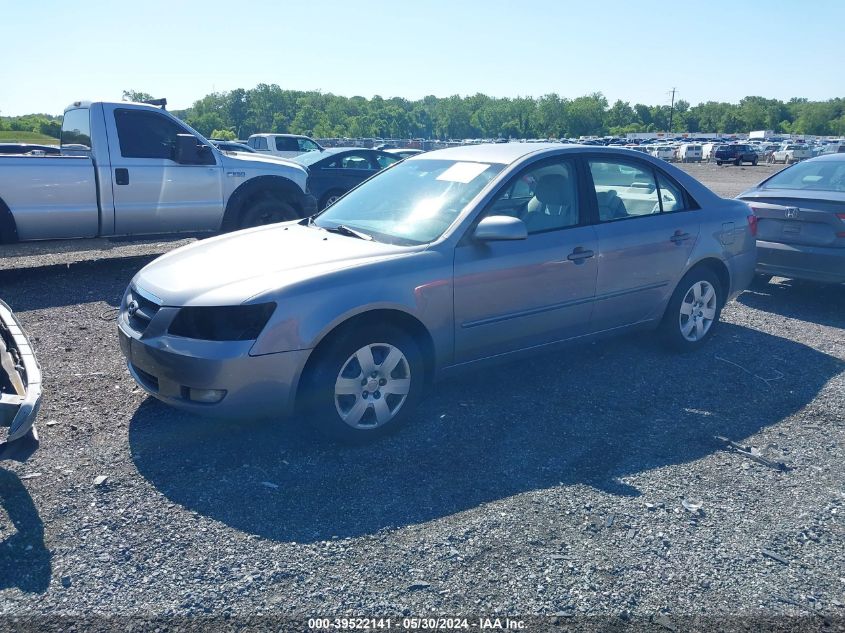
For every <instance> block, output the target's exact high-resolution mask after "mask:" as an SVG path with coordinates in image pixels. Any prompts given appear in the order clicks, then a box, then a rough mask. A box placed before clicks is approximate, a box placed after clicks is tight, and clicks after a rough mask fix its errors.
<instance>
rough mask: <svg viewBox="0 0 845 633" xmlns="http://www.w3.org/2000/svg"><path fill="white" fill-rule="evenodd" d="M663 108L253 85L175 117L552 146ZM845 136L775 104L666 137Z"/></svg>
mask: <svg viewBox="0 0 845 633" xmlns="http://www.w3.org/2000/svg"><path fill="white" fill-rule="evenodd" d="M669 111H670V108H669V106H668V105H645V104H642V103H637V104H634V105H631V103H630V102H627V101H622V100H618V101H616V102H615V103H613V104H612V105H611V104H609V103H608V101H607V99H606V98H605V97H604V95H602V94H601V93H598V92H597V93H593V94H590V95H585V96H582V97H577V98H574V99H569V98H566V97H561V96H560V95H558V94H554V93H552V94H547V95H543V96H542V97H539V98H537V99H535V98H529V97H515V98H493V97H488V96H487V95H483V94H475V95H472V96H467V97H461V96H458V95H454V96H451V97H443V98H439V97H435V96H427V97H424V98H422V99H419V100H417V101H411V100H408V99H403V98H401V97H392V98H390V99H384V98H382V97H380V96H374V97H373V98H372V99H365V98H364V97H343V96H338V95H333V94H324V93H321V92H300V91H295V90H282V89H281V88H280V87H279V86H277V85H269V84H259V85H258V86H256V87H255V88H254V89H252V90H243V89H237V90H232V91H231V92H219V93H213V94H210V95H207V96H205V97H203V98H202V99H200V100H199V101H197V102H195V103H194V105H193V106H192V107H190V108H189V109H187V110H185V111H183V112H181V116H182V117H183V118H184V119H185V120H186V121H187V122H188V123H189V124H190V125H192V126H193V127H195V128H196V129H197V130H199V131H200V132H201V133H202V134H213V133H214V132H215V131H217V132H221V133H226V132H229V133H231V134H233V135H234V136H236V137H237V138H246V137H247V136H249V135H250V134H253V133H255V132H290V133H294V134H307V135H309V136H315V137H320V138H331V137H352V138H355V137H382V138H439V139H463V138H499V137H501V138H560V137H568V138H572V137H578V136H588V135H593V136H604V135H607V134H613V135H623V134H625V133H627V132H664V131H669ZM750 130H774V131H777V132H785V133H793V134H816V135H845V99H842V98H837V99H830V100H828V101H808V100H807V99H791V100H789V101H788V102H783V101H780V100H777V99H766V98H764V97H745V98H744V99H742V100H741V101H740V102H739V103H724V102H716V101H708V102H707V103H701V104H699V105H696V106H690V104H689V103H688V102H686V101H683V100H680V101H678V102H677V103H675V108H674V112H673V113H672V130H671V131H673V132H724V133H729V134H730V133H735V132H748V131H750Z"/></svg>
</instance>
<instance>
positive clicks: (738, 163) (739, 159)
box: [734, 158, 742, 167]
mask: <svg viewBox="0 0 845 633" xmlns="http://www.w3.org/2000/svg"><path fill="white" fill-rule="evenodd" d="M741 164H742V159H741V158H737V159H736V160H735V161H734V165H736V166H737V167H739V166H740V165H741Z"/></svg>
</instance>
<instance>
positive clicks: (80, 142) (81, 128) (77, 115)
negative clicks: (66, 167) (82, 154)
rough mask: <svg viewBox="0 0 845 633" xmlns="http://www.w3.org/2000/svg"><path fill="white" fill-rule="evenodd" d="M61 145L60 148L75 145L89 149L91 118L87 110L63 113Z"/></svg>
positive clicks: (81, 109)
mask: <svg viewBox="0 0 845 633" xmlns="http://www.w3.org/2000/svg"><path fill="white" fill-rule="evenodd" d="M61 144H62V146H65V145H76V146H82V147H84V148H85V149H91V117H90V114H89V110H88V108H78V109H76V110H68V111H67V112H65V116H64V119H62V139H61ZM79 149H81V148H79Z"/></svg>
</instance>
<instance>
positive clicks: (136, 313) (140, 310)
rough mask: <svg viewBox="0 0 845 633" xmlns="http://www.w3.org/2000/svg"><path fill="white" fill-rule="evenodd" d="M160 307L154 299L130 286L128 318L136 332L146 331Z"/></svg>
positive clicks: (125, 307)
mask: <svg viewBox="0 0 845 633" xmlns="http://www.w3.org/2000/svg"><path fill="white" fill-rule="evenodd" d="M160 307H161V306H159V305H158V304H157V303H155V302H154V301H150V300H149V299H147V298H146V297H142V296H141V295H140V294H139V293H138V292H137V291H136V290H135V289H134V288H130V289H129V292H127V293H126V305H125V306H124V309H125V310H126V320H127V321H128V323H129V326H130V327H131V328H132V329H133V330H135V331H136V332H140V333H142V334H143V333H144V331H145V330H146V329H147V326H148V325H149V324H150V321H152V320H153V317H154V316H155V315H156V314H157V313H158V311H159V308H160Z"/></svg>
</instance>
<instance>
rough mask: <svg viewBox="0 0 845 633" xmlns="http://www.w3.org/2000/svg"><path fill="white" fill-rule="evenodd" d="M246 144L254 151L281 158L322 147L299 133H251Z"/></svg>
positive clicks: (317, 150) (318, 149)
mask: <svg viewBox="0 0 845 633" xmlns="http://www.w3.org/2000/svg"><path fill="white" fill-rule="evenodd" d="M246 144H247V145H248V146H249V147H251V148H252V149H254V150H255V151H256V152H261V153H262V154H272V155H273V156H281V157H282V158H293V157H294V156H299V155H300V154H304V153H305V152H319V151H321V150H323V149H324V148H323V146H322V145H320V144H319V143H317V141H315V140H314V139H311V138H308V137H307V136H300V135H299V134H253V135H252V136H250V137H249V138H248V139H247V142H246Z"/></svg>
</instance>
